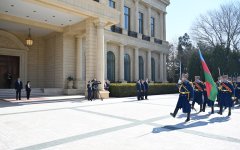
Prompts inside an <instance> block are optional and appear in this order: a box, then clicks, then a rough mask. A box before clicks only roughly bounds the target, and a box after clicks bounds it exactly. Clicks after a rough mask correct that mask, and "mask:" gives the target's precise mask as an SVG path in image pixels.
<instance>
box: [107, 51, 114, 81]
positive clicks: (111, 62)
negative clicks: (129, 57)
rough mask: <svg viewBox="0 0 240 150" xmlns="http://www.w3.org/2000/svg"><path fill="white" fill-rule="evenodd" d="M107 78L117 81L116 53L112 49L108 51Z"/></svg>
mask: <svg viewBox="0 0 240 150" xmlns="http://www.w3.org/2000/svg"><path fill="white" fill-rule="evenodd" d="M107 78H108V80H109V81H113V82H114V81H115V55H114V54H113V52H111V51H109V52H107Z"/></svg>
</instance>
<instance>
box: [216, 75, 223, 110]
mask: <svg viewBox="0 0 240 150" xmlns="http://www.w3.org/2000/svg"><path fill="white" fill-rule="evenodd" d="M222 81H223V78H222V76H220V77H218V81H217V82H216V84H217V87H218V94H217V102H218V106H220V105H219V101H220V97H221V92H220V90H219V89H220V88H219V87H220V86H221V83H222Z"/></svg>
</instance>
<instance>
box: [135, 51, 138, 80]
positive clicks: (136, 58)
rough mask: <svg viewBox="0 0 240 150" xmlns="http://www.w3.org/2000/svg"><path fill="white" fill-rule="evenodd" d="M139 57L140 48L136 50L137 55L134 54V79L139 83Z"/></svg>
mask: <svg viewBox="0 0 240 150" xmlns="http://www.w3.org/2000/svg"><path fill="white" fill-rule="evenodd" d="M138 56H139V50H138V47H136V48H135V53H134V60H135V62H134V68H135V74H134V79H135V81H137V80H138V79H139V60H138Z"/></svg>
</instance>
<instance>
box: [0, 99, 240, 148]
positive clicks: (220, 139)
mask: <svg viewBox="0 0 240 150" xmlns="http://www.w3.org/2000/svg"><path fill="white" fill-rule="evenodd" d="M177 98H178V95H176V94H171V95H160V96H149V99H150V100H144V101H136V98H135V97H128V98H111V99H107V100H104V101H100V100H96V101H92V102H89V101H83V99H67V100H66V99H65V100H61V98H59V100H56V99H55V100H51V101H42V102H41V101H38V102H36V101H32V102H24V101H23V102H17V103H16V102H15V103H9V102H4V101H1V102H0V150H11V149H17V150H38V149H46V150H175V149H177V150H188V149H190V150H193V149H194V150H200V149H204V150H215V149H217V150H226V149H227V150H237V149H239V148H240V130H239V127H240V121H239V118H240V108H239V107H235V109H234V110H233V111H232V116H231V117H226V116H227V112H224V114H223V116H220V115H218V114H217V113H215V114H214V115H210V114H209V113H208V111H210V109H209V108H208V109H207V112H205V113H200V114H197V113H196V112H195V111H193V112H192V120H191V121H190V122H188V123H185V122H184V120H185V117H186V115H185V114H182V113H181V111H180V112H179V114H178V116H177V118H175V119H174V118H172V117H170V115H169V113H170V112H172V111H173V109H174V107H175V104H176V101H177ZM197 107H198V106H197V105H196V108H197ZM217 111H218V108H216V110H215V112H217Z"/></svg>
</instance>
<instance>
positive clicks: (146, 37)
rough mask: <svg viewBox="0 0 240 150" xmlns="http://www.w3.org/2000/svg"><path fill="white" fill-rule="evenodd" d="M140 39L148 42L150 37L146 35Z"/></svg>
mask: <svg viewBox="0 0 240 150" xmlns="http://www.w3.org/2000/svg"><path fill="white" fill-rule="evenodd" d="M142 39H143V40H145V41H150V36H147V35H144V34H143V35H142Z"/></svg>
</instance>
